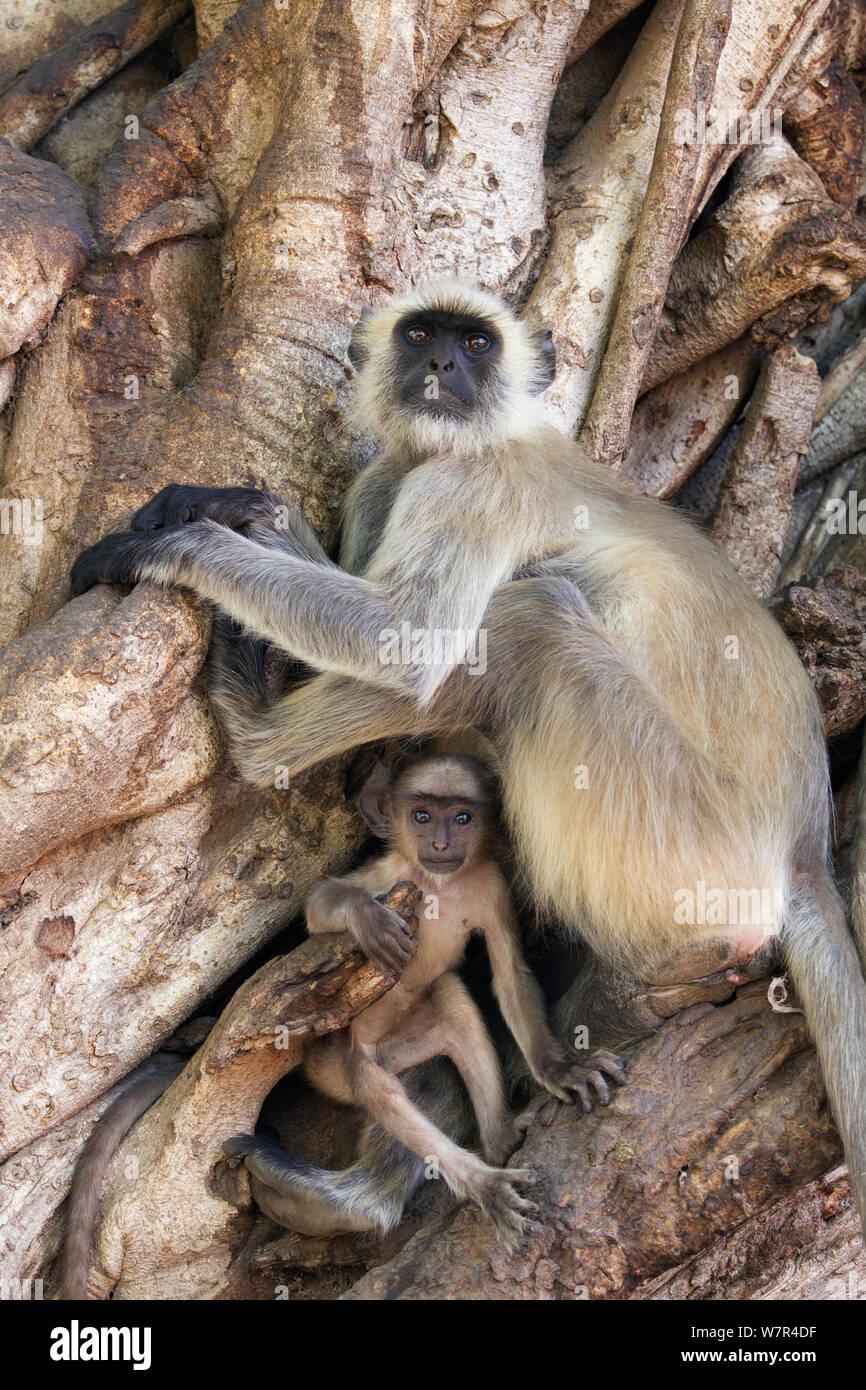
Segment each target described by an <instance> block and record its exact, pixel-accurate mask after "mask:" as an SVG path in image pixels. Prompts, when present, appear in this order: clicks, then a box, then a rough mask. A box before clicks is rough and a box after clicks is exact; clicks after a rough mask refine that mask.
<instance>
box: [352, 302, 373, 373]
mask: <svg viewBox="0 0 866 1390" xmlns="http://www.w3.org/2000/svg"><path fill="white" fill-rule="evenodd" d="M372 316H373V310H372V309H371V308H370V306H369V304H368V305H366V306H365V308H363V309H362V310H361V317H360V318H359V319H358V322H357V323H356V324H355V327H354V328H353V329H352V336H351V338H350V339H349V347H348V349H347V355H348V358H349V361H350V362H351V364H352V366H353V367H354V368H355V371H356V372H359V371H360V370H361V368H362V367H363V365H364V363H365V362H366V360H367V356H368V353H367V347H366V344H365V343H364V335H363V332H362V329H363V327H364V324H365V323H366V322H367V320H368V319H370V318H372Z"/></svg>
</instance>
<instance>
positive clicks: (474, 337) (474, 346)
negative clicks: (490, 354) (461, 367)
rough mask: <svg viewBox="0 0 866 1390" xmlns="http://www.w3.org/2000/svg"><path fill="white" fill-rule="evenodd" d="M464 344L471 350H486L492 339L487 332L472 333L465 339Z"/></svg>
mask: <svg viewBox="0 0 866 1390" xmlns="http://www.w3.org/2000/svg"><path fill="white" fill-rule="evenodd" d="M463 346H464V347H466V348H468V349H469V351H470V352H486V351H487V349H488V348H489V347H490V339H489V338H488V336H487V334H486V333H470V334H469V336H468V338H464V339H463Z"/></svg>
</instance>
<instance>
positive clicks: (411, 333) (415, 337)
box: [406, 323, 430, 347]
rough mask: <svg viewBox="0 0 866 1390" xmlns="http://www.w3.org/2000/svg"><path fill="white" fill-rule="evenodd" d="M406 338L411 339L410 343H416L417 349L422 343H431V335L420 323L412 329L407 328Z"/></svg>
mask: <svg viewBox="0 0 866 1390" xmlns="http://www.w3.org/2000/svg"><path fill="white" fill-rule="evenodd" d="M406 337H407V338H408V339H409V342H410V343H414V344H415V345H416V347H420V346H421V344H422V343H429V341H430V334H429V333H428V331H427V329H426V328H422V327H421V325H420V323H415V324H413V325H412V327H411V328H407V329H406Z"/></svg>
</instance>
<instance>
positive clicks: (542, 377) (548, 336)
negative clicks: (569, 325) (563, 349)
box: [532, 328, 556, 396]
mask: <svg viewBox="0 0 866 1390" xmlns="http://www.w3.org/2000/svg"><path fill="white" fill-rule="evenodd" d="M532 346H533V347H534V348H535V357H536V361H537V362H538V370H537V372H536V374H535V380H534V381H533V383H532V394H533V396H540V395H541V393H542V391H546V390H547V388H548V386H550V385H551V383H552V381H553V378H554V377H555V376H556V348H555V347H554V346H553V334H552V333H551V331H550V329H549V328H540V329H539V330H538V332H537V333H533V335H532Z"/></svg>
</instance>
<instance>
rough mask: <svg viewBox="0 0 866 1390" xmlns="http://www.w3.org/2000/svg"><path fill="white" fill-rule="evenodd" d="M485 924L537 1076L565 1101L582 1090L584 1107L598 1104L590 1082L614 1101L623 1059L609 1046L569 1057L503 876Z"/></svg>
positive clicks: (605, 1100)
mask: <svg viewBox="0 0 866 1390" xmlns="http://www.w3.org/2000/svg"><path fill="white" fill-rule="evenodd" d="M482 929H483V931H484V936H485V940H486V942H487V952H488V955H489V956H490V964H491V966H492V968H493V988H494V991H495V994H496V998H497V1000H498V1003H499V1007H500V1009H501V1010H502V1016H503V1018H504V1019H505V1022H506V1023H507V1025H508V1027H509V1029H510V1030H511V1034H512V1036H513V1037H514V1040H515V1042H516V1043H517V1045H518V1047H519V1048H520V1050H521V1052H522V1053H523V1055H524V1057H525V1058H526V1061H527V1063H528V1065H529V1070H530V1071H531V1072H532V1075H533V1077H534V1078H535V1080H536V1081H537V1082H538V1083H539V1085H541V1086H543V1087H544V1088H545V1090H547V1091H550V1093H551V1095H554V1096H557V1097H558V1099H559V1100H564V1101H568V1102H572V1101H573V1100H574V1094H573V1092H576V1093H577V1095H578V1096H579V1098H580V1103H581V1105H582V1107H583V1109H584V1110H591V1109H592V1104H593V1101H592V1095H591V1092H590V1086H592V1087H593V1088H594V1090H595V1092H596V1094H597V1096H598V1098H599V1100H600V1101H601V1102H602V1104H603V1105H607V1104H609V1102H610V1089H609V1081H610V1080H611V1079H612V1080H613V1081H615V1082H617V1083H619V1084H620V1085H622V1084H623V1083H624V1082H625V1079H626V1078H625V1070H624V1067H623V1063H622V1060H621V1059H620V1058H619V1057H616V1056H614V1054H613V1053H612V1052H604V1051H599V1052H594V1053H593V1054H592V1055H591V1056H589V1057H588V1058H587V1059H586V1061H585V1062H582V1063H581V1062H574V1061H570V1060H569V1058H568V1057H567V1056H566V1054H565V1051H564V1050H563V1048H562V1047H561V1046H560V1044H559V1043H558V1042H557V1040H556V1038H555V1037H554V1036H553V1034H552V1033H551V1031H550V1028H549V1027H548V1023H547V1016H546V1012H545V1007H544V999H543V997H542V994H541V988H540V986H539V984H538V981H537V980H536V978H535V976H534V975H533V973H532V971H531V970H530V968H529V966H528V965H527V963H526V959H525V957H524V955H523V950H522V947H521V945H520V932H519V928H518V925H517V919H516V917H515V913H514V906H513V904H512V901H511V895H510V893H509V892H508V888H507V886H506V884H505V881H504V880H500V883H499V887H498V890H497V892H496V894H495V896H494V898H493V901H492V904H491V911H490V914H489V916H488V918H487V920H486V921H485V922H484V923H483V928H482Z"/></svg>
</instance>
